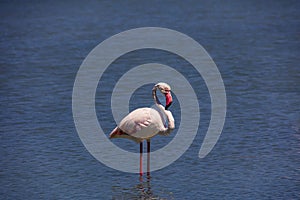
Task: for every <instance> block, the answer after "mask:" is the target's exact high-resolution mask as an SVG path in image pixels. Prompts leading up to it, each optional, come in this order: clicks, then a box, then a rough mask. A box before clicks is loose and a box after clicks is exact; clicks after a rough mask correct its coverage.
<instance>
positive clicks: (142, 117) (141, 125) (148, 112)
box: [109, 82, 175, 176]
mask: <svg viewBox="0 0 300 200" xmlns="http://www.w3.org/2000/svg"><path fill="white" fill-rule="evenodd" d="M157 89H159V90H160V92H161V93H162V94H164V95H165V97H166V106H165V107H164V106H163V105H162V104H161V103H160V101H159V99H158V98H157V95H156V90H157ZM152 97H153V99H154V102H155V105H156V108H138V109H136V110H134V111H132V112H130V113H129V114H128V115H127V116H126V117H125V118H123V119H122V120H121V122H120V124H119V125H118V126H117V127H116V128H115V129H114V130H113V131H112V132H111V133H110V136H109V138H127V139H130V140H133V141H135V142H137V143H140V176H142V175H143V166H142V158H143V157H142V155H143V141H144V140H147V174H148V175H150V139H151V138H152V137H154V136H155V135H157V134H160V135H169V134H170V133H171V131H172V130H173V129H174V128H175V121H174V118H173V115H172V113H171V112H170V111H169V110H168V108H169V107H170V105H171V104H172V96H171V87H170V86H169V85H168V84H166V83H162V82H160V83H157V84H156V85H155V86H154V87H153V89H152ZM165 119H167V122H168V126H166V123H165V122H166V120H165Z"/></svg>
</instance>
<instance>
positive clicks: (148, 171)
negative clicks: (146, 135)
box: [147, 140, 150, 177]
mask: <svg viewBox="0 0 300 200" xmlns="http://www.w3.org/2000/svg"><path fill="white" fill-rule="evenodd" d="M147 176H148V177H150V140H147Z"/></svg>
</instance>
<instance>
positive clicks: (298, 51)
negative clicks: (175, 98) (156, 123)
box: [0, 1, 300, 199]
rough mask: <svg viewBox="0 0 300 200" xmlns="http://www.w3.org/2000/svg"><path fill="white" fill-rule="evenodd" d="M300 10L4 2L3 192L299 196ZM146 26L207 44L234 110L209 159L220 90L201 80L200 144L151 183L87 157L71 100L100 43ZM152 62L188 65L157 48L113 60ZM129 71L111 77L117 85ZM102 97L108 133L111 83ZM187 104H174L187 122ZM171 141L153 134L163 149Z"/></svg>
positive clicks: (0, 7)
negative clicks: (207, 142)
mask: <svg viewBox="0 0 300 200" xmlns="http://www.w3.org/2000/svg"><path fill="white" fill-rule="evenodd" d="M299 9H300V4H299V2H298V1H263V2H260V1H230V2H222V3H221V2H219V1H185V2H183V1H182V2H181V3H180V2H178V3H175V2H171V1H170V2H169V1H164V2H160V1H153V2H151V3H150V2H146V1H144V2H140V1H129V2H128V3H125V2H123V1H119V2H118V1H114V3H112V2H109V1H107V2H102V1H90V2H88V3H84V2H73V1H72V2H71V1H70V2H67V1H64V2H52V1H48V2H43V3H41V2H38V1H36V2H31V1H26V2H21V1H19V2H18V1H11V2H5V1H2V2H1V3H0V16H1V18H0V27H1V37H0V51H1V60H0V70H1V74H0V76H1V77H0V81H1V82H0V87H1V90H0V92H1V93H0V95H1V96H0V98H1V110H0V119H1V121H0V123H1V129H0V130H1V151H0V152H1V153H0V154H1V166H0V183H1V189H0V192H1V193H0V195H1V199H299V198H300V192H299V185H300V172H299V170H300V159H299V155H300V148H299V140H300V131H299V129H300V101H299V99H300V88H299V85H300V67H299V61H300V60H299V58H300V28H299V27H300V14H299ZM144 26H156V27H165V28H170V29H174V30H177V31H180V32H183V33H185V34H187V35H189V36H190V37H192V38H194V39H195V40H196V41H197V42H199V43H200V44H202V45H203V46H204V48H205V49H206V50H207V51H208V52H209V54H210V55H211V56H212V58H213V59H214V61H215V62H216V64H217V66H218V68H219V70H220V72H221V74H222V77H223V80H224V84H225V87H226V93H227V101H228V111H227V118H226V123H225V127H224V130H223V133H222V135H221V137H220V140H219V141H218V143H217V145H216V146H215V148H214V149H213V151H212V152H211V153H210V154H209V155H208V156H207V157H205V158H204V159H202V160H200V159H198V157H197V156H198V151H199V148H200V145H201V142H202V141H203V137H204V135H205V133H206V131H207V127H208V123H209V120H210V99H209V95H208V92H207V89H206V87H205V83H204V82H203V80H198V81H199V84H197V85H199V86H198V88H197V89H198V90H197V91H202V92H201V93H199V94H197V95H199V96H198V97H199V100H200V104H201V122H200V128H199V131H198V134H197V136H196V138H195V140H194V142H193V144H192V146H191V147H190V148H189V150H188V151H187V152H186V153H185V154H183V156H182V157H181V158H180V159H178V160H177V161H176V162H175V163H173V164H171V165H170V166H168V167H166V168H164V169H161V170H159V171H156V172H153V173H152V178H151V180H150V181H147V180H146V179H144V181H143V182H140V180H139V178H138V175H136V174H128V173H123V172H118V171H116V170H113V169H110V168H108V167H106V166H104V165H103V164H101V163H100V162H98V161H97V160H96V159H94V158H93V157H92V156H91V155H90V154H89V153H88V151H87V150H86V149H85V147H84V146H83V144H82V143H81V141H80V139H79V137H78V135H77V132H76V129H75V126H74V122H73V117H72V98H71V97H72V89H73V83H74V80H75V76H76V73H77V70H78V69H79V66H80V65H81V63H82V61H83V59H84V58H85V57H86V56H87V54H88V53H89V52H90V51H91V50H92V49H93V48H94V47H95V46H96V45H97V44H99V43H100V42H102V41H103V40H105V39H106V38H108V37H110V36H112V35H114V34H116V33H119V32H121V31H125V30H128V29H131V28H137V27H144ZM149 61H151V62H152V61H156V62H160V63H165V64H168V65H172V64H174V66H176V65H178V66H180V65H187V63H185V62H184V61H182V60H180V58H178V57H176V56H174V55H171V54H168V53H166V52H154V51H151V50H148V51H147V50H145V51H138V52H133V53H131V54H129V55H124V56H123V57H121V58H119V59H118V60H117V61H116V62H115V63H113V64H112V65H115V66H122V67H123V66H125V67H126V66H127V67H128V66H129V67H130V66H134V65H136V64H141V63H147V62H149ZM122 67H119V68H114V69H116V70H115V71H113V70H111V71H110V72H108V74H107V77H104V78H103V79H102V81H106V82H107V83H108V85H109V84H113V83H114V81H116V80H115V79H114V78H116V77H117V76H114V75H115V74H116V73H117V72H118V71H119V70H120V69H123V68H122ZM182 69H183V68H182ZM184 69H185V68H184ZM187 70H188V68H187ZM185 73H186V74H187V76H190V77H191V79H190V80H191V81H193V79H192V77H193V75H192V74H190V72H189V71H186V72H185ZM109 81H110V82H109ZM147 88H151V86H149V85H146V86H145V89H146V90H148V89H147ZM143 91H144V90H143V89H141V90H138V91H136V93H135V94H134V95H133V97H132V99H131V105H130V107H131V108H132V109H133V108H135V107H138V106H139V105H141V106H144V105H142V104H143V103H145V104H147V103H148V102H142V101H141V100H140V98H139V96H141V95H145V93H143ZM96 96H97V98H98V101H97V102H96V108H97V112H98V118H99V121H100V122H101V123H102V125H103V126H104V129H105V131H107V132H109V131H110V130H111V129H112V128H114V126H115V124H114V121H113V119H112V116H111V115H110V114H109V109H108V108H106V107H105V105H102V104H101V101H100V100H101V98H103V99H108V98H110V96H109V95H108V93H106V91H105V90H102V89H101V88H99V90H97V95H96ZM146 106H148V105H146ZM178 108H179V107H178V105H176V104H174V105H172V107H171V110H172V112H173V114H174V116H175V119H176V120H180V116H178V115H180V113H178V110H179V109H178ZM105 111H106V112H107V113H108V115H107V116H103V115H101V113H102V112H105ZM171 138H172V137H170V138H164V139H159V138H156V139H154V140H153V149H154V150H155V149H157V148H161V147H162V146H164V145H165V144H167V143H168V141H170V140H171ZM115 142H116V144H118V145H120V146H122V148H126V149H128V150H132V151H135V150H136V149H138V146H136V145H134V144H133V143H131V142H127V141H115Z"/></svg>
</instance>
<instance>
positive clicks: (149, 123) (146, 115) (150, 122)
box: [114, 108, 165, 139]
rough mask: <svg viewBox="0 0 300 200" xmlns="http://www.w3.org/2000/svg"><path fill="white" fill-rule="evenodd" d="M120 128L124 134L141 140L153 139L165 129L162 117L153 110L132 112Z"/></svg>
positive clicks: (142, 109)
mask: <svg viewBox="0 0 300 200" xmlns="http://www.w3.org/2000/svg"><path fill="white" fill-rule="evenodd" d="M118 128H119V129H120V130H121V131H122V132H124V134H127V135H129V136H132V137H135V138H141V139H148V138H151V137H153V136H154V135H156V134H157V133H159V132H160V131H161V130H164V129H165V127H164V124H163V119H162V117H161V115H160V114H159V112H158V111H157V110H155V109H153V108H138V109H136V110H134V111H132V112H131V113H129V114H128V115H127V116H126V117H124V118H123V119H122V121H121V122H120V124H119V125H118ZM116 130H118V129H116ZM116 130H114V131H116ZM119 132H120V131H119ZM118 134H122V133H118Z"/></svg>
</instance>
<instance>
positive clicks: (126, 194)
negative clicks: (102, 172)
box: [112, 176, 174, 200]
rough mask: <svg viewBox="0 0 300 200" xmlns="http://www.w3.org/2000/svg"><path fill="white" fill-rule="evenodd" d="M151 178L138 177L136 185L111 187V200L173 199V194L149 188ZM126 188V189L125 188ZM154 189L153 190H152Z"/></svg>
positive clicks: (162, 189) (160, 189) (161, 189)
mask: <svg viewBox="0 0 300 200" xmlns="http://www.w3.org/2000/svg"><path fill="white" fill-rule="evenodd" d="M151 180H152V178H151V177H150V176H146V177H140V178H139V180H137V184H133V185H130V183H127V184H128V185H119V186H113V187H112V193H113V194H112V199H114V200H119V199H133V200H134V199H143V200H154V199H155V200H159V199H174V197H173V193H172V192H169V191H167V190H165V189H164V188H161V187H160V188H158V189H156V188H155V187H152V186H151ZM126 186H128V187H126ZM153 188H155V189H153Z"/></svg>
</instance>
